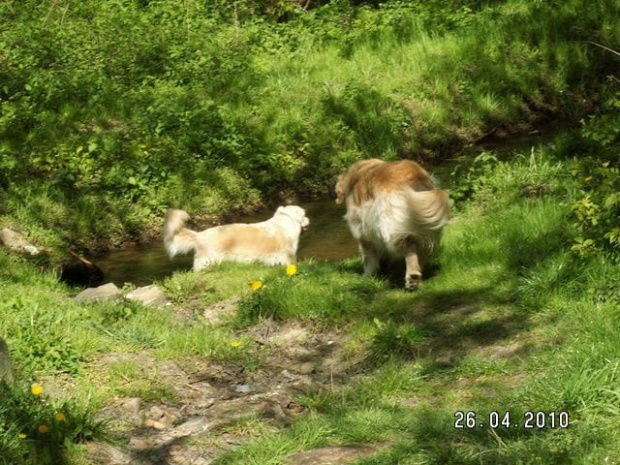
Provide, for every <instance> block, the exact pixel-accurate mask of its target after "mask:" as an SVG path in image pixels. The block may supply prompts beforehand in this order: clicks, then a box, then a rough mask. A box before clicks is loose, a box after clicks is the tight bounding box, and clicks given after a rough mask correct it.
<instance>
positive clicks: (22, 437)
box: [17, 433, 28, 439]
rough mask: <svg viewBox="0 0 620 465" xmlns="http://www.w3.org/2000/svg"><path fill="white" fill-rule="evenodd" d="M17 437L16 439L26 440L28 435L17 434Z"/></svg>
mask: <svg viewBox="0 0 620 465" xmlns="http://www.w3.org/2000/svg"><path fill="white" fill-rule="evenodd" d="M17 437H18V438H19V439H26V438H27V437H28V435H27V434H24V433H21V434H18V435H17Z"/></svg>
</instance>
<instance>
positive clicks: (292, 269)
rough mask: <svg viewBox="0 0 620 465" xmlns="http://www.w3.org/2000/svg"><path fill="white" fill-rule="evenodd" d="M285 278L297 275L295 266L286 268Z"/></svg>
mask: <svg viewBox="0 0 620 465" xmlns="http://www.w3.org/2000/svg"><path fill="white" fill-rule="evenodd" d="M286 274H287V276H295V275H296V274H297V265H288V266H287V267H286Z"/></svg>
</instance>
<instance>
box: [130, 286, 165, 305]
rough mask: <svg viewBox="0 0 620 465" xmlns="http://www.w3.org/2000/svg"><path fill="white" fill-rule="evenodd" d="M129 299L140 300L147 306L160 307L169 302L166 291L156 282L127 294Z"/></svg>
mask: <svg viewBox="0 0 620 465" xmlns="http://www.w3.org/2000/svg"><path fill="white" fill-rule="evenodd" d="M126 297H127V298H128V299H129V300H134V301H136V302H140V303H141V304H142V305H146V306H147V307H151V306H152V307H158V306H160V305H165V304H166V303H167V302H168V299H167V298H166V295H165V294H164V292H163V291H162V290H161V289H160V288H159V287H157V286H156V285H154V284H151V285H150V286H144V287H139V288H137V289H135V290H133V291H131V292H130V293H129V294H127V295H126Z"/></svg>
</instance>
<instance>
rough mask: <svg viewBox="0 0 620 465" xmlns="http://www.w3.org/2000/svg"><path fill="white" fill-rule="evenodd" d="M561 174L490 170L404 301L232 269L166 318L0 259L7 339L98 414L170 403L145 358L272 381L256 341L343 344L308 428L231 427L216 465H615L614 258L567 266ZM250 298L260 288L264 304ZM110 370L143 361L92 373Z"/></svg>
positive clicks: (353, 267)
mask: <svg viewBox="0 0 620 465" xmlns="http://www.w3.org/2000/svg"><path fill="white" fill-rule="evenodd" d="M566 174H567V173H566V168H565V165H564V164H563V163H561V162H559V161H557V160H555V159H554V158H553V155H552V154H551V152H549V151H547V150H545V149H542V148H538V149H535V150H534V151H533V152H532V153H531V154H528V155H527V156H518V157H515V159H514V160H512V161H497V159H496V158H493V157H491V158H488V159H487V161H485V162H484V166H482V167H480V170H479V173H478V176H477V180H476V182H473V183H472V190H471V193H472V194H471V195H472V198H471V200H469V201H461V202H459V203H457V208H456V215H455V219H454V221H453V223H452V224H450V225H449V226H448V227H447V228H446V231H445V235H444V240H443V243H442V249H441V252H440V254H439V256H438V257H437V260H436V272H435V273H434V275H433V276H432V277H430V278H429V279H427V280H426V281H425V282H424V284H423V286H422V287H421V288H420V289H419V290H418V291H417V292H414V293H411V292H407V291H405V290H403V289H402V283H401V277H400V273H395V274H394V277H392V276H391V275H389V276H380V277H378V278H365V277H363V276H361V274H360V271H361V262H360V260H359V259H358V258H355V259H350V260H345V261H343V262H340V263H335V264H334V263H332V264H330V263H317V262H313V261H306V262H301V263H299V264H298V273H297V274H296V275H294V276H287V275H286V273H285V271H284V269H283V268H282V267H271V268H270V267H264V266H261V265H240V264H232V263H227V264H222V265H218V266H215V267H212V268H209V269H207V270H202V271H200V272H182V273H177V274H175V275H174V276H172V277H171V278H168V279H166V280H165V281H164V282H162V283H160V284H161V286H162V287H163V288H164V289H165V291H166V293H167V294H168V295H169V297H170V298H171V299H172V302H173V305H172V306H171V307H164V308H160V309H152V308H145V307H142V306H140V305H137V304H134V303H118V304H112V303H99V304H83V305H80V304H76V303H74V302H73V301H72V300H71V299H70V293H71V290H70V289H69V288H67V287H65V286H63V285H61V284H58V283H57V282H56V276H54V275H53V274H51V273H49V272H45V271H39V270H38V268H37V264H36V263H32V262H28V261H25V260H22V259H20V258H17V257H15V256H13V255H9V254H7V253H6V252H4V251H0V260H1V261H2V262H1V264H2V265H3V266H2V267H1V269H2V275H1V276H2V277H1V278H0V286H2V287H1V289H2V295H3V296H7V297H6V298H3V299H2V302H1V303H0V308H1V311H2V313H3V315H5V318H3V319H2V321H0V334H2V335H3V336H4V337H5V338H6V340H7V342H8V343H9V346H10V348H11V355H12V358H13V361H14V364H15V368H16V372H17V375H18V378H19V380H20V382H22V383H26V384H27V383H29V382H32V381H34V380H37V379H41V378H42V377H45V376H53V377H56V378H57V379H66V378H67V377H68V378H69V379H70V380H71V381H72V382H71V383H70V384H69V385H73V386H75V387H74V388H68V387H66V388H65V389H68V390H69V393H70V394H71V396H72V402H75V403H76V405H83V404H84V403H86V405H90V407H91V408H102V407H103V406H105V405H106V404H107V403H108V402H109V401H110V399H111V398H113V396H139V397H141V398H142V399H144V400H145V401H152V402H157V401H159V400H161V399H166V401H167V402H172V403H174V402H175V401H176V400H177V399H176V395H175V394H174V391H173V390H172V389H171V386H168V385H166V383H165V382H164V381H163V379H162V378H161V377H160V374H159V373H158V372H157V370H156V369H154V370H150V369H145V367H144V363H145V362H144V361H143V358H144V360H147V359H148V360H174V361H178V362H179V363H184V362H186V361H187V360H194V361H213V362H215V361H218V362H223V363H226V364H229V365H233V366H239V367H244V368H245V369H246V370H250V371H253V370H254V371H258V370H260V369H261V367H262V364H263V363H264V362H265V360H266V358H265V357H269V356H270V355H272V353H271V352H270V351H271V350H275V349H269V348H266V347H260V346H258V345H257V344H255V342H254V336H252V334H251V331H252V329H253V328H254V325H256V324H261V323H262V322H264V321H265V320H266V319H269V320H271V321H275V322H276V323H275V324H279V323H282V324H287V323H294V324H296V325H302V326H304V327H306V328H308V330H309V331H313V332H321V331H336V332H337V333H339V334H343V335H347V338H346V341H345V342H344V343H343V346H342V363H343V365H342V370H348V371H343V372H342V373H339V371H338V370H339V369H338V367H336V368H332V370H333V373H332V375H333V377H334V378H333V380H332V381H331V382H330V383H329V384H326V385H323V387H317V386H314V387H308V388H307V389H301V390H299V391H298V392H296V394H295V401H296V402H297V403H298V404H300V405H302V406H304V407H305V408H306V410H307V414H306V415H302V416H299V417H296V418H295V419H294V421H292V422H291V424H290V426H288V427H284V426H283V425H281V424H278V423H275V422H272V421H271V420H268V419H265V418H262V417H256V416H250V417H248V418H246V419H241V420H238V421H237V422H236V423H234V424H230V425H229V426H227V427H226V428H233V429H234V428H235V425H237V426H236V428H237V430H238V431H240V435H241V436H242V437H243V441H242V442H241V444H239V445H238V446H236V447H234V448H232V449H231V450H229V451H227V452H224V453H222V454H220V455H219V456H218V457H217V459H216V463H218V464H236V463H244V464H247V463H255V464H265V463H271V464H281V463H285V462H286V460H287V456H288V455H289V454H292V453H295V452H299V451H303V450H307V449H312V448H316V447H323V446H326V445H334V444H354V443H371V444H376V445H378V446H379V451H378V453H377V454H376V456H374V457H372V458H364V459H360V460H359V461H358V463H361V464H377V465H378V464H381V465H383V464H386V465H387V464H395V463H404V464H414V463H437V464H439V463H450V464H456V463H460V464H480V463H485V464H504V463H505V464H513V463H523V464H537V463H547V464H566V463H568V464H573V463H574V464H581V463H600V462H604V461H605V460H607V462H610V463H613V461H617V460H618V459H619V457H618V453H617V444H618V439H619V438H618V433H617V432H616V431H617V428H616V423H617V421H618V416H619V415H620V411H618V407H617V403H618V399H619V397H620V391H619V390H618V388H617V386H618V381H619V378H620V366H619V365H618V363H617V362H616V360H618V357H619V356H620V343H619V342H617V341H618V339H617V338H616V337H615V334H616V329H617V326H618V323H619V317H620V313H619V311H618V308H619V307H618V303H619V302H620V297H619V295H618V293H617V287H616V286H615V285H614V283H616V282H617V281H618V280H619V279H620V272H619V271H618V268H617V266H614V265H613V263H611V262H609V261H607V260H606V259H605V258H604V257H598V258H592V259H590V260H578V259H577V258H576V257H575V256H574V255H572V254H571V253H570V251H569V247H570V244H571V240H572V238H573V235H574V231H573V230H572V228H573V226H571V220H570V214H571V200H572V199H573V198H574V197H576V196H578V195H579V192H578V190H577V188H576V183H575V181H574V180H573V179H572V178H571V177H570V176H567V175H566ZM540 185H544V186H545V188H544V189H543V190H538V191H536V192H537V193H536V194H535V195H532V194H531V192H532V191H531V189H530V188H531V186H540ZM397 275H398V276H397ZM255 280H260V281H261V282H262V287H261V288H260V289H258V290H256V291H252V290H251V288H250V286H249V282H250V281H255ZM233 297H234V298H237V299H239V304H238V309H237V310H236V311H235V312H233V313H231V315H230V316H229V317H228V318H227V319H225V320H224V321H223V324H222V325H220V326H212V325H211V324H210V323H208V321H206V320H205V319H204V318H203V317H202V312H203V311H204V310H205V308H208V307H209V306H211V305H214V304H216V303H218V302H221V301H222V300H224V299H230V298H233ZM116 353H129V354H133V355H132V357H135V358H133V359H132V358H131V357H130V358H129V359H126V360H123V359H121V360H118V361H115V362H114V361H113V362H109V363H107V364H104V365H103V366H99V365H98V364H97V363H96V361H97V360H101V359H102V357H103V358H105V356H106V355H110V356H112V360H114V358H113V355H114V354H116ZM145 357H146V358H145ZM141 360H142V361H141ZM72 389H73V391H72ZM12 408H15V407H12ZM18 411H19V409H18ZM457 411H462V412H469V411H473V412H476V414H477V418H478V420H480V421H488V418H489V414H490V412H492V411H497V412H499V413H500V414H501V415H503V414H505V413H506V412H510V415H511V418H512V420H513V421H514V422H519V423H520V425H521V426H520V427H518V428H504V427H499V428H497V429H495V430H491V429H489V428H488V427H485V428H479V427H475V428H473V429H469V428H465V429H455V428H454V423H455V419H456V418H455V412H457ZM528 411H531V412H539V411H544V412H552V411H554V412H561V411H565V412H568V413H569V415H570V428H568V429H559V428H555V429H551V428H544V429H537V428H533V429H528V428H525V427H524V425H523V423H524V421H525V419H526V412H528ZM249 413H250V412H249ZM13 414H15V412H13ZM84 421H86V420H84ZM226 431H227V430H225V429H224V430H222V431H221V433H220V434H224V432H226ZM13 433H14V431H12V430H11V431H9V430H6V431H5V433H4V434H3V435H0V438H2V439H0V440H1V441H4V442H2V443H1V444H2V447H4V448H8V449H7V450H11V451H13V452H11V453H13V454H25V453H26V452H25V451H26V449H25V447H26V446H25V444H23V443H20V442H19V441H15V438H14V437H12V438H11V435H12V434H13ZM246 433H247V434H246ZM13 436H14V434H13ZM201 440H202V439H201V438H195V439H193V441H195V442H197V443H200V441H201ZM205 440H206V439H205ZM63 453H65V452H63ZM71 453H74V451H73V450H72V451H71ZM75 453H77V456H79V452H75ZM16 456H18V455H16Z"/></svg>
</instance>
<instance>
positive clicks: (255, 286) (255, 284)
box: [250, 281, 263, 291]
mask: <svg viewBox="0 0 620 465" xmlns="http://www.w3.org/2000/svg"><path fill="white" fill-rule="evenodd" d="M250 287H251V288H252V290H253V291H258V290H259V289H260V288H261V287H263V282H262V281H250Z"/></svg>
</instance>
